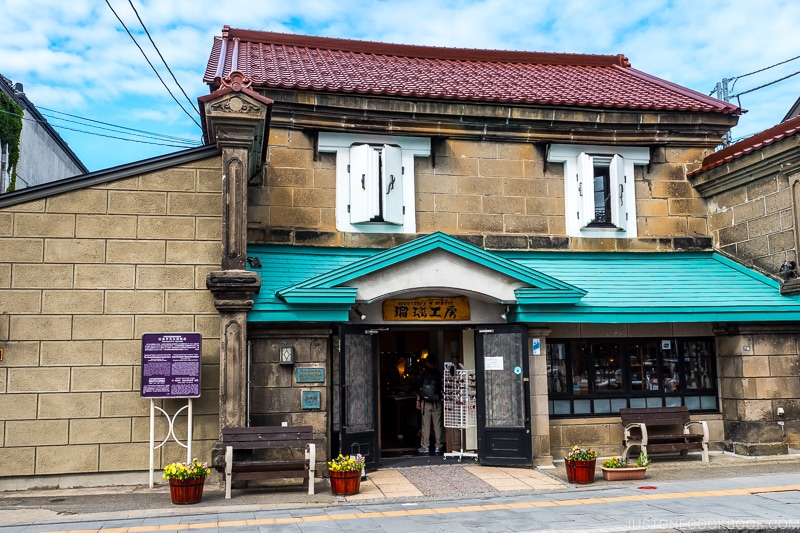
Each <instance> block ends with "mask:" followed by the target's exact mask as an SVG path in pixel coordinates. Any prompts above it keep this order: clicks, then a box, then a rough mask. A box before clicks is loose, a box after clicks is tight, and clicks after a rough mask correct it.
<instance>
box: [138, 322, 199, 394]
mask: <svg viewBox="0 0 800 533" xmlns="http://www.w3.org/2000/svg"><path fill="white" fill-rule="evenodd" d="M202 340H203V337H202V335H201V334H200V333H145V334H144V335H142V398H199V397H200V355H201V344H202Z"/></svg>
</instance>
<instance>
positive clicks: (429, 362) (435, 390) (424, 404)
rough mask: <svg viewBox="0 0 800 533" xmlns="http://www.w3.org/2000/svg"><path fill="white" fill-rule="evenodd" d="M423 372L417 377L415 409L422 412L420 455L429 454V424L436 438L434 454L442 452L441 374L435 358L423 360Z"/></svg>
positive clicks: (430, 357) (431, 356)
mask: <svg viewBox="0 0 800 533" xmlns="http://www.w3.org/2000/svg"><path fill="white" fill-rule="evenodd" d="M423 364H424V365H425V370H424V371H423V372H422V374H421V375H420V377H419V387H418V389H417V409H419V410H420V411H421V412H422V442H421V443H420V445H421V446H420V448H419V450H417V451H418V452H419V453H421V454H430V453H431V447H430V445H431V424H433V433H434V436H435V438H436V443H435V447H434V453H436V454H440V453H442V451H443V450H444V444H443V443H442V392H443V391H442V372H441V371H440V370H439V369H438V368H437V367H436V356H435V355H428V357H426V358H425V359H423Z"/></svg>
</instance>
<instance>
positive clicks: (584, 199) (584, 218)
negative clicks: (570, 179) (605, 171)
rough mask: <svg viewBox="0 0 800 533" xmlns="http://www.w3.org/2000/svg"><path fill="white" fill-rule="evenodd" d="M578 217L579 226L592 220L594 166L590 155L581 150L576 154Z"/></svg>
mask: <svg viewBox="0 0 800 533" xmlns="http://www.w3.org/2000/svg"><path fill="white" fill-rule="evenodd" d="M577 163H578V176H577V178H576V179H577V180H578V202H577V205H578V219H579V220H580V224H581V226H586V225H587V224H589V223H590V222H592V221H593V220H594V166H593V164H592V156H590V155H589V154H587V153H584V152H581V153H580V154H578V158H577Z"/></svg>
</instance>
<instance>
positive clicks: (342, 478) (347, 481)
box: [328, 470, 361, 496]
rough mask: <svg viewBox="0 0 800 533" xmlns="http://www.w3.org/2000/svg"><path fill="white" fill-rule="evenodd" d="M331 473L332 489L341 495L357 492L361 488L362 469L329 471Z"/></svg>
mask: <svg viewBox="0 0 800 533" xmlns="http://www.w3.org/2000/svg"><path fill="white" fill-rule="evenodd" d="M328 473H329V474H330V475H331V491H333V493H334V494H338V495H339V496H350V495H351V494H357V493H358V490H359V489H360V488H361V470H354V471H352V472H334V471H330V470H329V471H328Z"/></svg>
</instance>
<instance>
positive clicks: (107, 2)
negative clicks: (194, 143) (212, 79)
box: [106, 0, 202, 129]
mask: <svg viewBox="0 0 800 533" xmlns="http://www.w3.org/2000/svg"><path fill="white" fill-rule="evenodd" d="M106 5H107V6H108V8H109V9H110V10H111V12H112V13H114V16H115V17H117V20H118V21H119V23H120V24H122V27H123V28H125V31H126V32H127V33H128V36H129V37H130V38H131V40H132V41H133V44H135V45H136V47H137V48H138V49H139V51H140V52H141V53H142V56H143V57H144V59H145V61H147V64H148V65H150V68H151V69H152V70H153V72H154V73H155V75H156V77H157V78H158V79H159V81H160V82H161V85H163V86H164V88H165V89H166V90H167V92H168V93H169V95H170V96H171V97H172V99H173V100H175V103H176V104H178V107H180V108H181V110H183V112H184V113H186V116H188V117H189V118H190V119H192V122H194V123H195V124H197V127H198V128H200V129H202V126H200V123H199V122H197V120H196V119H195V118H194V117H193V116H192V114H191V113H189V112H188V111H187V110H186V108H185V107H183V104H181V103H180V102H179V101H178V99H177V98H175V95H174V94H172V91H171V90H170V88H169V87H168V86H167V84H166V83H165V82H164V79H163V78H162V77H161V75H160V74H159V73H158V70H156V68H155V67H154V66H153V63H152V62H151V61H150V59H149V58H148V57H147V54H145V53H144V50H143V49H142V47H141V46H140V45H139V43H138V42H136V38H135V37H134V36H133V34H132V33H131V31H130V30H129V29H128V27H127V26H126V25H125V23H124V22H122V19H121V18H120V17H119V15H117V12H116V11H114V8H113V7H111V4H110V3H109V1H108V0H106Z"/></svg>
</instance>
